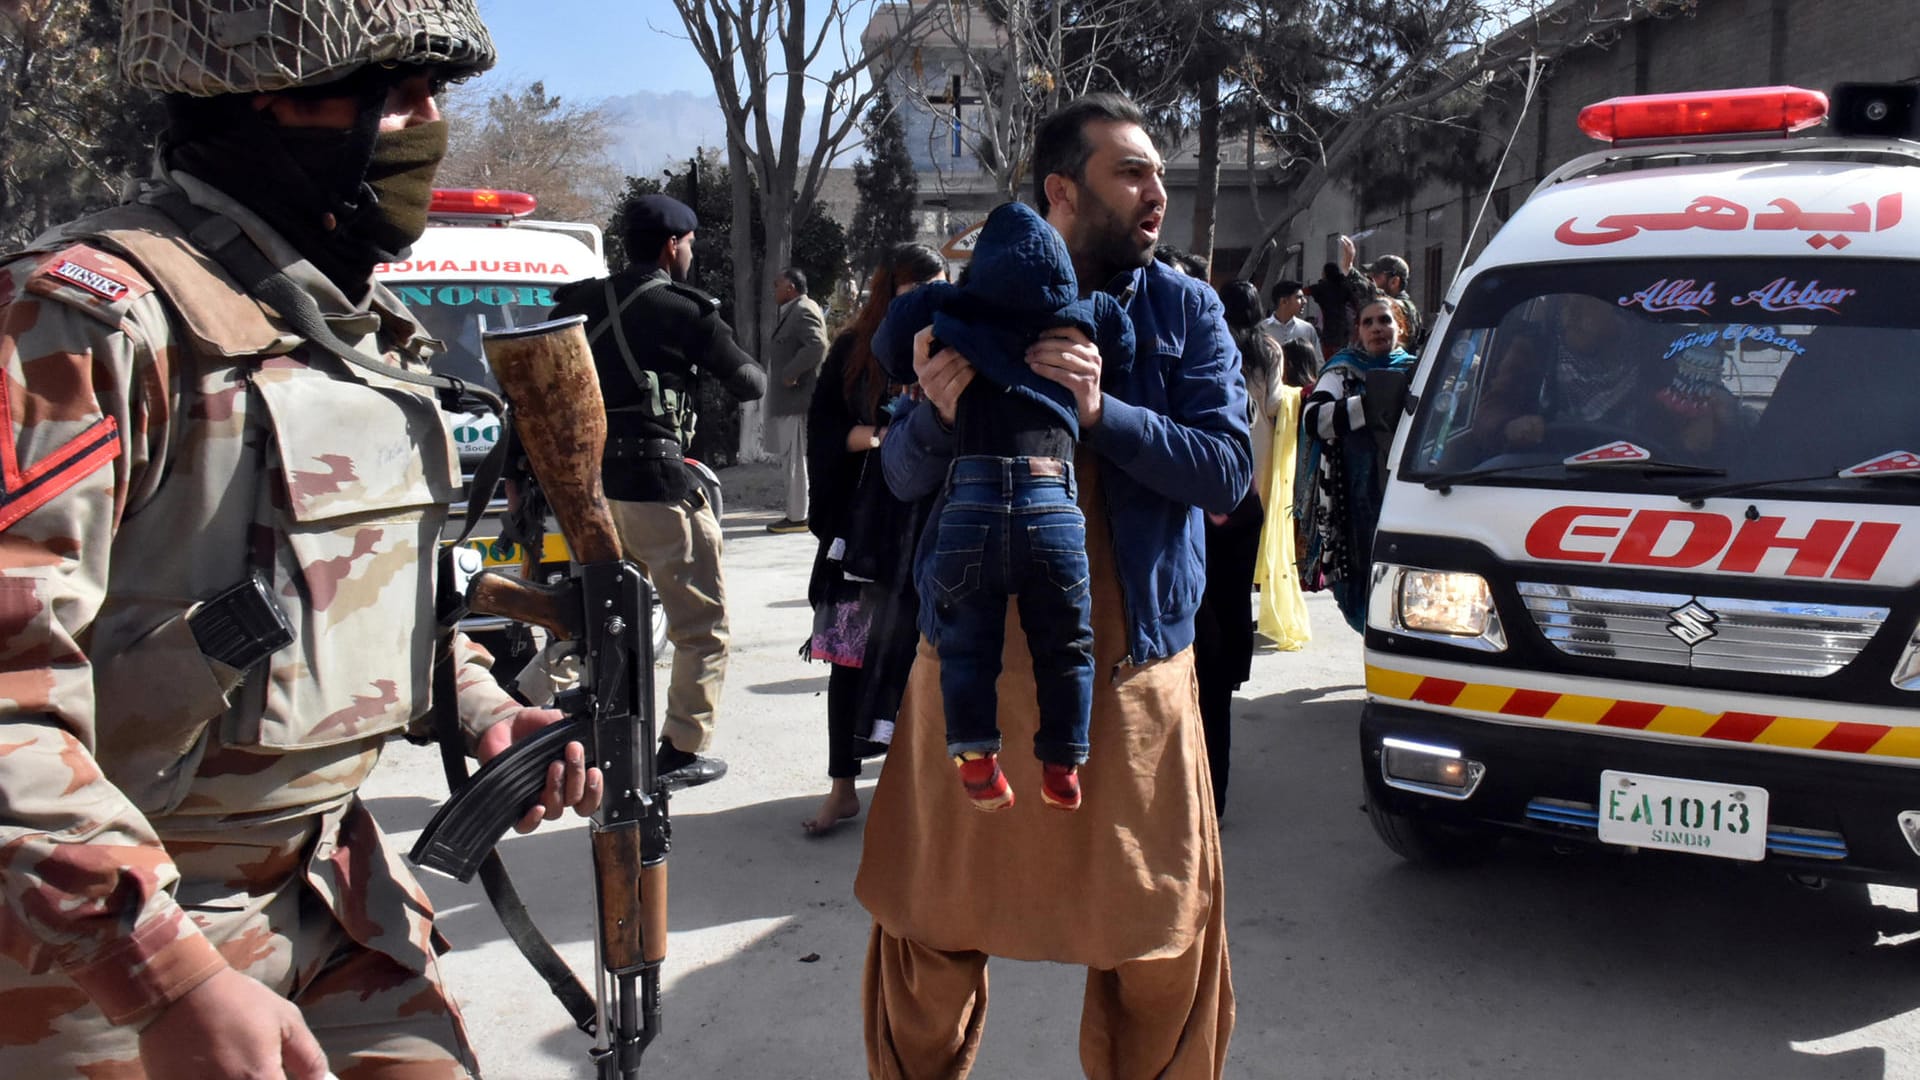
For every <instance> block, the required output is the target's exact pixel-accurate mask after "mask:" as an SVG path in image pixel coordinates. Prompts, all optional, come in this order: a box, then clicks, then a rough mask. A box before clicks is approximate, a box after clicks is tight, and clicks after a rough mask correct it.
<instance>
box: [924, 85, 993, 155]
mask: <svg viewBox="0 0 1920 1080" xmlns="http://www.w3.org/2000/svg"><path fill="white" fill-rule="evenodd" d="M980 102H981V98H980V95H978V94H971V95H969V94H963V93H962V92H961V88H960V76H958V75H949V76H948V77H947V89H946V92H945V93H942V94H929V95H927V104H929V105H948V106H951V107H952V109H953V151H952V153H953V156H954V157H959V156H960V150H961V146H960V110H961V109H962V108H964V107H966V106H968V105H978V104H980Z"/></svg>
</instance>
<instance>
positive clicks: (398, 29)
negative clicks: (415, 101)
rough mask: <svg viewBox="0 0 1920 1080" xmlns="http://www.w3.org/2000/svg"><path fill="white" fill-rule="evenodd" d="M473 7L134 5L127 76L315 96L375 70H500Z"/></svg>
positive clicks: (217, 90)
mask: <svg viewBox="0 0 1920 1080" xmlns="http://www.w3.org/2000/svg"><path fill="white" fill-rule="evenodd" d="M493 60H494V49H493V39H492V38H491V37H489V36H488V34H487V28H486V26H485V25H484V24H482V23H481V21H480V13H479V12H478V11H477V10H475V8H474V4H473V0H127V3H126V9H125V15H124V18H123V21H122V23H121V29H120V68H121V71H122V72H123V73H124V74H125V76H126V79H127V81H128V82H130V83H132V84H133V85H135V86H139V87H143V88H145V89H148V90H155V91H159V92H161V93H173V94H190V95H192V96H194V97H212V96H214V95H216V94H258V93H270V92H272V91H276V90H287V89H291V88H293V87H297V86H314V85H318V84H321V83H327V82H332V81H334V80H336V79H340V78H343V77H345V76H347V75H350V74H352V73H353V72H354V71H357V70H359V69H360V68H362V67H365V66H367V65H368V64H428V65H440V66H444V67H448V68H452V69H454V70H453V71H452V72H450V74H454V75H466V74H472V73H474V72H478V71H484V70H486V69H487V68H489V67H492V66H493Z"/></svg>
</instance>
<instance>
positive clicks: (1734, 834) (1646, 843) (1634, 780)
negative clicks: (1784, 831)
mask: <svg viewBox="0 0 1920 1080" xmlns="http://www.w3.org/2000/svg"><path fill="white" fill-rule="evenodd" d="M1600 839H1601V840H1602V841H1603V842H1605V843H1609V844H1626V845H1629V846H1631V847H1643V848H1659V849H1661V850H1664V851H1685V852H1690V853H1692V854H1694V855H1712V856H1714V857H1716V858H1721V859H1745V860H1747V861H1748V862H1758V861H1760V860H1761V859H1764V858H1766V857H1767V791H1766V789H1765V788H1757V787H1734V786H1732V785H1729V784H1709V783H1703V782H1701V781H1699V780H1680V779H1676V778H1674V777H1671V776H1648V775H1646V774H1644V773H1630V772H1616V771H1614V770H1612V769H1608V770H1607V771H1605V772H1603V773H1601V774H1600Z"/></svg>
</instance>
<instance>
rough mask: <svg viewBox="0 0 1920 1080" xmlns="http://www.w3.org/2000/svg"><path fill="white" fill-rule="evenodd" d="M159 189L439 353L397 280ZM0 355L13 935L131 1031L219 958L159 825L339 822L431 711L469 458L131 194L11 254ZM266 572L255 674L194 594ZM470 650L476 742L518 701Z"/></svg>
mask: <svg viewBox="0 0 1920 1080" xmlns="http://www.w3.org/2000/svg"><path fill="white" fill-rule="evenodd" d="M161 182H164V183H169V184H172V185H174V186H176V187H177V188H178V189H179V190H182V191H184V192H185V193H186V194H187V196H188V197H189V198H190V199H191V200H192V201H193V202H194V203H195V204H197V205H199V206H201V207H203V208H205V209H207V210H210V211H212V212H214V213H216V214H220V215H222V216H225V217H227V218H230V219H231V220H233V221H234V222H235V223H237V224H238V225H240V227H241V228H242V229H243V230H244V231H245V232H246V233H247V234H248V235H249V236H250V237H251V238H252V239H253V240H254V242H255V243H256V244H257V245H258V246H259V247H260V248H261V250H262V251H263V252H264V253H265V254H266V255H267V256H268V257H269V258H270V259H272V260H274V261H275V263H276V264H277V265H279V266H281V267H283V268H285V270H286V271H287V273H288V275H289V276H290V277H292V278H293V279H294V280H295V281H296V283H298V284H299V285H300V286H301V287H302V288H304V289H306V290H307V291H308V292H309V293H310V294H311V295H312V296H313V297H314V299H315V301H316V302H317V303H318V305H319V306H320V309H321V311H322V312H324V313H325V314H326V317H327V321H328V323H329V325H330V326H331V328H332V329H333V331H334V333H335V334H336V335H337V336H339V337H340V338H341V339H343V340H344V341H346V342H348V343H349V344H352V345H354V346H355V347H356V348H358V349H360V350H361V351H362V352H368V353H373V354H376V355H378V354H384V355H385V357H386V358H387V359H388V361H389V362H392V363H397V364H401V365H403V366H413V367H418V366H421V365H423V363H424V359H423V358H424V357H425V356H426V355H428V352H429V350H430V349H431V348H434V347H435V344H434V343H433V342H432V341H431V339H429V338H427V337H426V335H425V334H424V333H423V332H422V331H421V329H420V327H419V325H418V324H417V323H416V322H414V321H413V319H412V317H411V316H409V315H408V314H407V312H406V310H405V308H404V307H402V306H401V304H400V303H399V301H398V300H396V299H395V298H394V297H393V296H392V295H391V294H390V293H388V292H387V291H386V290H385V289H384V288H381V287H378V286H375V287H374V289H373V293H372V295H371V297H370V298H369V299H368V300H367V301H365V302H363V303H362V304H360V305H357V306H356V305H354V304H351V303H349V301H348V299H347V298H346V297H344V296H343V295H341V293H340V292H339V290H338V289H337V288H335V287H334V286H333V285H332V284H331V283H330V282H328V281H327V280H326V279H325V278H324V277H323V276H322V275H320V274H319V273H318V272H317V271H316V270H314V268H313V267H312V265H311V264H309V263H307V262H305V261H304V260H302V259H300V258H299V256H298V255H297V254H295V253H294V252H293V251H292V250H291V249H290V248H289V247H288V246H287V244H286V243H285V241H283V240H282V239H280V238H279V237H278V236H277V235H276V234H274V233H273V231H272V230H271V229H270V228H268V227H267V226H266V225H265V224H264V223H262V222H261V221H260V220H259V219H258V218H256V217H254V216H253V215H252V214H250V213H248V212H247V211H246V210H244V209H243V208H241V207H239V206H238V205H237V204H235V203H233V202H232V201H231V200H230V199H228V198H226V197H225V196H223V195H221V194H220V193H219V192H217V191H214V190H212V189H211V188H208V187H206V186H205V185H202V184H199V183H198V182H197V181H195V180H193V178H191V177H187V176H180V175H174V176H170V177H164V178H163V180H162V181H159V182H156V183H161ZM154 190H156V187H155V184H150V185H149V186H148V187H147V188H146V189H145V191H146V192H147V193H148V194H151V192H152V191H154ZM0 366H3V367H4V375H5V378H4V381H0V400H4V402H5V412H6V415H7V417H8V419H9V421H10V422H11V424H12V437H11V438H9V439H6V440H4V441H0V488H3V489H4V490H3V491H0V956H3V957H6V958H9V959H11V960H12V961H14V962H17V963H20V964H22V965H23V966H25V967H27V968H28V969H30V970H34V971H44V970H47V969H48V968H50V967H52V966H55V965H57V966H58V967H60V968H61V969H62V970H64V971H65V972H66V974H67V975H68V976H69V977H70V978H71V979H72V980H73V981H74V982H75V983H76V984H77V985H78V986H79V987H80V988H81V989H82V990H84V991H85V992H86V993H87V994H88V995H89V996H90V997H91V998H92V999H93V1001H94V1002H95V1003H96V1004H98V1005H99V1006H100V1007H101V1009H102V1010H103V1011H104V1012H105V1013H106V1014H107V1016H108V1017H109V1019H111V1020H113V1021H115V1022H116V1023H138V1022H142V1021H144V1020H145V1019H148V1018H150V1017H151V1016H152V1015H154V1014H155V1013H156V1012H157V1011H158V1009H159V1007H161V1006H162V1005H164V1004H165V1003H167V1002H169V1001H171V1000H173V999H175V998H177V997H178V996H179V995H181V994H183V993H185V992H186V990H188V989H190V988H191V987H192V986H195V985H198V983H199V982H200V981H202V980H203V979H204V978H205V977H206V976H207V975H209V974H211V973H212V972H213V971H215V970H218V968H219V966H220V965H221V964H222V963H223V961H222V960H221V959H220V956H219V954H218V953H217V952H215V950H214V949H213V948H212V946H211V945H209V944H208V943H207V942H206V941H205V940H204V939H203V938H202V937H201V935H200V933H199V931H198V930H197V929H196V928H195V926H194V924H193V922H192V921H191V920H190V919H189V918H187V917H186V915H185V914H184V913H183V912H182V910H181V908H180V907H179V906H178V904H177V903H176V902H175V899H174V896H173V890H174V888H175V885H176V883H177V882H178V881H179V878H180V874H179V871H178V869H177V868H176V866H175V864H174V861H173V858H172V856H171V855H170V853H169V851H168V850H167V839H168V837H169V836H177V837H182V838H185V837H189V836H205V835H207V834H209V833H216V834H217V833H219V832H221V831H222V830H229V829H231V830H236V831H241V830H246V829H250V828H255V827H258V826H261V825H264V824H271V823H274V822H282V823H288V824H295V825H297V824H299V823H301V822H302V821H303V820H308V819H310V820H315V821H317V820H319V819H320V818H322V817H328V818H335V819H337V817H338V811H339V810H340V809H341V808H342V807H343V806H345V805H346V804H347V803H348V802H350V801H351V800H352V797H353V793H354V791H355V790H356V789H357V788H358V787H359V785H360V784H361V782H362V781H363V780H364V779H365V778H366V777H367V775H368V774H369V773H370V772H371V771H372V770H373V767H374V764H375V763H376V762H377V761H378V759H379V755H380V747H381V744H382V742H383V740H384V739H385V738H386V737H387V736H388V735H390V734H391V733H393V732H394V731H396V730H398V729H400V728H402V727H404V726H405V725H407V724H408V723H409V722H410V721H411V720H413V719H415V718H417V717H419V716H421V715H422V714H423V713H425V711H426V709H427V706H428V695H429V692H430V688H431V675H430V671H431V659H432V655H433V651H434V645H435V629H434V628H435V625H436V623H435V620H434V612H433V595H434V588H433V555H434V550H435V547H436V545H437V543H438V540H439V537H440V533H441V528H442V526H443V524H444V522H445V520H446V517H447V510H446V504H447V503H448V501H449V500H450V499H451V498H452V497H454V496H455V495H456V494H457V488H458V486H459V481H460V475H459V467H458V459H457V457H456V455H455V453H454V451H453V447H452V442H451V439H450V438H449V436H448V432H447V429H446V425H445V423H444V421H443V419H442V417H441V415H440V413H439V411H438V409H437V406H436V404H435V403H434V401H433V400H432V399H431V398H430V397H428V396H426V395H425V394H423V393H422V392H421V390H419V389H418V388H415V387H413V386H410V385H407V384H405V383H403V382H399V381H393V380H385V379H382V378H380V377H379V376H377V375H371V374H368V373H366V372H363V371H361V370H359V369H350V368H348V367H347V366H346V365H345V364H343V363H342V362H340V361H339V360H337V359H336V358H334V357H332V356H330V355H328V354H326V353H324V352H322V351H321V350H319V349H316V348H311V347H309V346H307V345H306V344H305V343H304V342H303V341H302V340H301V338H300V337H299V336H298V335H296V334H295V333H293V332H291V331H290V330H288V329H287V328H286V326H285V325H284V324H283V323H281V322H279V321H278V318H277V316H276V315H274V313H273V312H272V311H271V309H268V308H266V307H264V306H263V305H261V304H260V303H258V302H256V301H254V300H252V299H251V298H249V297H248V296H247V295H246V294H245V293H244V292H242V291H241V290H240V288H239V287H238V286H237V285H235V284H234V283H233V282H232V281H231V280H230V279H229V278H228V277H226V275H225V274H224V273H222V272H221V271H220V270H219V269H218V267H217V266H216V265H215V264H213V263H212V262H211V261H209V260H208V259H207V258H206V257H205V256H204V255H202V254H201V253H200V252H198V251H197V250H196V249H194V248H193V247H192V246H191V245H190V244H189V243H188V242H187V240H186V239H185V238H184V237H183V236H182V235H181V234H180V230H179V229H178V228H177V227H176V226H174V225H173V223H172V222H171V220H170V219H168V218H166V217H165V216H163V215H162V214H160V213H159V212H158V211H157V210H155V209H153V208H152V207H150V206H146V205H143V204H142V203H140V202H138V201H136V202H134V203H130V204H128V205H126V206H122V207H119V208H117V209H114V210H110V211H106V212H104V213H102V214H99V215H95V216H94V217H91V218H87V219H84V220H82V221H79V222H76V223H74V224H72V225H69V226H67V227H64V228H62V229H57V230H55V231H54V232H52V233H50V234H48V235H46V236H43V237H41V238H40V239H39V240H37V241H35V243H34V244H33V245H32V247H31V248H29V250H28V251H27V252H26V253H25V254H23V255H19V256H16V257H13V258H11V259H7V260H4V261H0ZM252 572H257V573H259V574H261V575H262V576H263V577H264V579H265V580H266V581H267V582H268V584H269V586H270V591H271V593H272V595H273V596H274V598H275V599H276V600H277V601H278V603H279V605H280V606H281V608H282V609H283V610H284V611H285V613H286V614H287V616H288V620H289V621H290V623H291V624H292V627H293V630H294V635H295V638H294V642H293V644H291V645H289V646H287V647H285V648H283V649H281V650H279V651H278V652H277V653H275V654H274V655H273V656H272V657H270V658H269V659H268V660H266V661H264V662H262V663H260V664H258V665H255V667H254V668H253V669H252V670H250V671H248V672H238V671H235V670H233V669H231V668H228V667H225V666H224V665H222V664H221V663H220V662H219V661H217V660H213V659H211V658H209V657H207V656H205V655H203V654H202V653H201V652H200V650H199V648H198V647H197V646H196V643H195V639H194V637H193V635H192V633H191V631H190V629H189V627H188V625H187V623H186V614H187V612H188V610H189V609H190V608H191V607H192V606H193V605H194V604H195V603H196V602H197V601H200V600H204V599H205V598H207V597H209V596H212V595H214V594H216V593H218V592H220V591H221V590H222V589H224V588H226V587H228V586H231V585H234V584H236V583H238V582H240V581H242V580H244V579H245V578H246V577H247V576H248V574H249V573H252ZM454 650H455V656H456V657H457V658H458V660H459V667H458V668H457V670H458V671H459V673H460V674H459V676H458V680H457V681H458V685H459V686H460V701H459V707H460V713H461V720H462V725H463V727H464V728H465V729H466V730H467V732H468V734H469V736H473V735H477V734H478V733H479V732H480V731H481V730H484V729H485V728H486V727H488V726H490V725H491V724H492V723H493V722H495V721H497V720H499V719H502V718H505V717H508V716H510V715H512V713H513V712H514V710H515V709H516V708H517V706H516V705H515V704H514V702H513V700H512V699H511V698H510V697H509V696H508V695H507V694H506V693H505V692H504V691H503V690H501V689H500V688H499V687H497V686H496V685H495V684H494V683H493V681H492V679H491V677H490V675H489V673H488V672H487V670H486V666H487V664H489V663H490V662H491V658H490V657H488V656H487V655H486V654H485V652H484V651H483V650H480V649H479V648H478V647H477V646H475V645H472V644H471V643H469V642H467V641H466V640H465V639H464V638H459V637H456V639H455V642H454ZM183 842H184V840H183Z"/></svg>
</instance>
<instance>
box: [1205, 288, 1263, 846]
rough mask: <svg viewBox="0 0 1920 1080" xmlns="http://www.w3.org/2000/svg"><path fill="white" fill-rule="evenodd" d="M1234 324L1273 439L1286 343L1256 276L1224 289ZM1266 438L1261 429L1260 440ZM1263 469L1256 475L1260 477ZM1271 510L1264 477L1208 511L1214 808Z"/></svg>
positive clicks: (1222, 796)
mask: <svg viewBox="0 0 1920 1080" xmlns="http://www.w3.org/2000/svg"><path fill="white" fill-rule="evenodd" d="M1220 302H1221V305H1222V306H1223V307H1224V308H1225V309H1226V310H1225V314H1226V318H1227V329H1228V330H1230V331H1232V333H1233V341H1234V344H1235V345H1237V346H1239V348H1240V367H1241V370H1242V371H1244V372H1245V373H1246V379H1247V408H1248V411H1249V412H1250V413H1251V414H1252V415H1251V416H1250V417H1249V419H1250V422H1251V425H1252V427H1253V429H1254V431H1255V432H1259V431H1260V430H1261V429H1262V427H1263V426H1264V428H1265V433H1266V436H1267V442H1269V443H1271V441H1272V432H1273V422H1274V417H1273V415H1272V410H1273V408H1274V407H1275V403H1276V402H1277V398H1278V392H1279V386H1280V382H1281V379H1282V377H1283V370H1282V368H1283V362H1282V358H1281V352H1280V346H1279V345H1277V344H1275V343H1274V340H1273V339H1272V338H1270V337H1268V336H1267V334H1266V331H1264V330H1261V329H1260V320H1261V319H1263V318H1265V317H1266V312H1265V311H1264V309H1263V305H1262V303H1261V301H1260V292H1259V290H1258V289H1256V288H1255V287H1254V286H1253V283H1252V282H1247V281H1235V282H1230V283H1228V284H1227V285H1225V286H1222V287H1221V289H1220ZM1260 444H1261V439H1260V437H1259V435H1258V434H1256V435H1255V437H1254V445H1255V446H1256V447H1257V446H1259V445H1260ZM1257 475H1258V474H1257V472H1256V477H1257ZM1264 519H1265V514H1264V512H1263V510H1262V507H1261V504H1260V491H1259V485H1258V483H1257V480H1256V483H1254V484H1252V485H1249V486H1248V488H1247V493H1246V495H1244V496H1243V497H1242V498H1241V499H1240V505H1238V506H1236V507H1234V508H1233V512H1232V513H1230V514H1227V515H1226V516H1225V517H1218V516H1215V515H1212V514H1209V515H1207V525H1206V536H1207V583H1206V587H1205V588H1204V589H1203V590H1202V592H1201V594H1200V610H1199V612H1198V613H1197V614H1196V615H1195V616H1194V643H1193V644H1194V647H1193V668H1194V681H1195V682H1197V683H1199V685H1200V727H1201V730H1202V731H1203V732H1204V733H1205V735H1206V740H1207V767H1208V771H1209V772H1211V773H1212V774H1213V807H1214V811H1215V813H1216V814H1220V815H1224V814H1226V812H1227V765H1228V758H1229V754H1230V752H1231V749H1232V746H1233V692H1234V691H1235V690H1236V689H1238V688H1239V687H1240V684H1241V683H1244V682H1246V681H1247V677H1248V676H1249V675H1251V674H1252V672H1253V564H1254V561H1255V560H1256V558H1257V557H1258V556H1259V552H1260V526H1261V522H1262V521H1263V520H1264Z"/></svg>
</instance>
